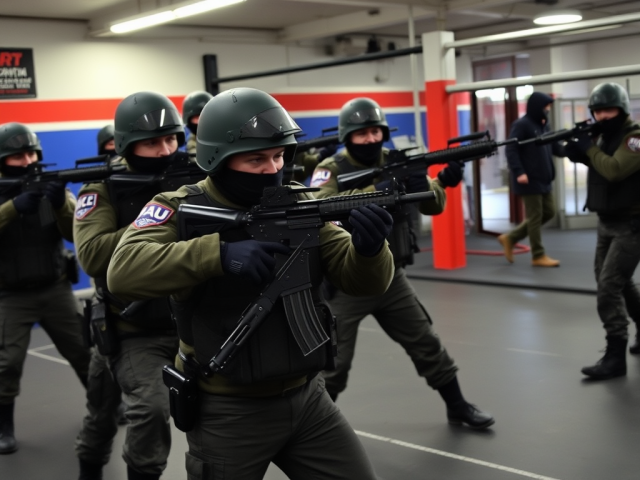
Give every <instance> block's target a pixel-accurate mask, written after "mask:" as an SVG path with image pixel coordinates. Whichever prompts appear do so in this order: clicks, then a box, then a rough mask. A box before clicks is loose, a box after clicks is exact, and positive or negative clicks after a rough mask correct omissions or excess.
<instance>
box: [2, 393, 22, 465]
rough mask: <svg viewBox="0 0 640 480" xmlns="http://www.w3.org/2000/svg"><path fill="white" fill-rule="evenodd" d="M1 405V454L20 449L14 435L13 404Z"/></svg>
mask: <svg viewBox="0 0 640 480" xmlns="http://www.w3.org/2000/svg"><path fill="white" fill-rule="evenodd" d="M14 405H15V404H13V403H10V404H9V405H0V454H6V453H13V452H15V451H16V450H18V444H17V443H16V437H14V435H13V406H14Z"/></svg>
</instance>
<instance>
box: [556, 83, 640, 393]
mask: <svg viewBox="0 0 640 480" xmlns="http://www.w3.org/2000/svg"><path fill="white" fill-rule="evenodd" d="M589 109H590V110H591V115H592V116H593V118H594V120H595V121H596V126H595V130H594V131H592V132H591V134H588V133H583V134H580V135H579V136H578V137H577V138H576V139H574V140H572V141H569V142H568V143H567V145H566V146H565V151H566V153H567V156H568V157H569V159H570V160H571V161H573V162H579V163H584V164H585V165H586V166H587V167H589V172H588V177H587V202H586V207H587V208H588V209H589V210H590V211H592V212H596V213H597V214H598V242H597V246H596V254H595V262H594V266H595V274H596V283H597V289H598V315H599V316H600V320H601V321H602V325H603V327H604V330H605V332H606V342H607V347H606V351H605V354H604V356H603V357H602V358H601V359H600V360H599V361H598V362H597V363H596V364H595V365H591V366H588V367H584V368H583V369H582V373H583V374H584V375H586V376H587V377H589V378H592V379H595V380H605V379H608V378H614V377H619V376H623V375H626V373H627V363H626V347H627V340H628V333H627V325H628V324H629V321H628V320H627V317H631V319H632V320H633V321H634V323H635V324H636V338H635V340H636V341H635V343H634V344H633V345H632V346H631V347H630V349H629V350H630V352H631V353H633V354H639V353H640V344H639V338H638V333H637V332H638V326H639V325H640V292H638V288H637V287H636V285H635V283H634V281H633V273H634V271H635V269H636V267H637V266H638V262H639V261H640V188H638V186H639V185H640V125H638V124H637V123H635V122H634V121H633V120H632V119H631V117H630V116H629V114H630V113H631V105H630V103H629V95H628V94H627V92H626V90H625V89H624V88H623V87H622V86H620V85H618V84H617V83H601V84H600V85H598V86H596V87H595V88H594V89H593V91H592V92H591V96H590V97H589Z"/></svg>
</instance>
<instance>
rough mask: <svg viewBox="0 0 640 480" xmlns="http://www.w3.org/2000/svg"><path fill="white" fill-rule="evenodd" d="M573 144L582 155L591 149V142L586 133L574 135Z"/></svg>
mask: <svg viewBox="0 0 640 480" xmlns="http://www.w3.org/2000/svg"><path fill="white" fill-rule="evenodd" d="M575 144H576V145H577V147H578V148H579V149H580V151H581V152H582V153H587V150H589V149H590V148H591V147H593V140H592V139H591V136H590V135H589V134H588V133H585V132H581V133H579V134H578V135H576V140H575Z"/></svg>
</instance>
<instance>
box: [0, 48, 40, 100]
mask: <svg viewBox="0 0 640 480" xmlns="http://www.w3.org/2000/svg"><path fill="white" fill-rule="evenodd" d="M35 96H36V72H35V69H34V68H33V50H32V49H31V48H2V47H0V100H2V99H5V98H35Z"/></svg>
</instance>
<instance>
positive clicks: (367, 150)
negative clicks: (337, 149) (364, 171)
mask: <svg viewBox="0 0 640 480" xmlns="http://www.w3.org/2000/svg"><path fill="white" fill-rule="evenodd" d="M383 143H384V142H382V141H380V142H375V143H362V144H355V143H351V141H349V142H347V144H346V147H347V150H348V151H349V153H350V154H351V156H352V157H353V158H354V160H357V161H358V162H360V163H362V164H363V165H373V164H375V163H376V162H377V161H378V160H380V154H381V153H382V144H383Z"/></svg>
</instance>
